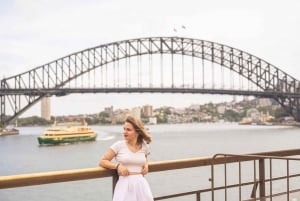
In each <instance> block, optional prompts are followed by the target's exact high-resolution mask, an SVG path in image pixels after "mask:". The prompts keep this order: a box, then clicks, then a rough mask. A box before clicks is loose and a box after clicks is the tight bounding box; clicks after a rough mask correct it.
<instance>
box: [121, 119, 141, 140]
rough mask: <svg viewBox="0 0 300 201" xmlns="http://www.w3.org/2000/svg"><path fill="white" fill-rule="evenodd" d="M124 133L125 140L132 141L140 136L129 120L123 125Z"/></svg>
mask: <svg viewBox="0 0 300 201" xmlns="http://www.w3.org/2000/svg"><path fill="white" fill-rule="evenodd" d="M123 129H124V131H123V135H124V138H125V140H127V141H132V140H136V139H137V137H138V134H137V132H136V131H135V130H134V128H133V126H132V124H131V123H129V122H125V123H124V126H123Z"/></svg>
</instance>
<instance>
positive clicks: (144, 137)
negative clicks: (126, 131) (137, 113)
mask: <svg viewBox="0 0 300 201" xmlns="http://www.w3.org/2000/svg"><path fill="white" fill-rule="evenodd" d="M125 122H128V123H130V124H131V125H132V126H133V128H134V130H135V131H136V132H137V133H138V134H139V135H138V143H139V144H142V143H143V141H146V142H147V144H149V143H150V142H151V141H152V137H151V135H150V134H149V133H148V131H147V129H146V128H145V127H144V125H143V123H142V121H141V120H140V119H137V118H134V117H132V116H128V117H127V118H126V120H125Z"/></svg>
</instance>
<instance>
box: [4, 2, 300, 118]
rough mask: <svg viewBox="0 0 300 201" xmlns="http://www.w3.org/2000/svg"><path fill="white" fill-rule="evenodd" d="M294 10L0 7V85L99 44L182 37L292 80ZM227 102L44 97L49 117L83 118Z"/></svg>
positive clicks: (254, 6)
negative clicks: (240, 55) (217, 46)
mask: <svg viewBox="0 0 300 201" xmlns="http://www.w3.org/2000/svg"><path fill="white" fill-rule="evenodd" d="M299 10H300V1H299V0H286V1H284V0H243V1H241V0H226V1H224V0H210V1H204V0H186V1H179V0H151V1H145V0H126V1H124V0H123V1H122V0H81V1H80V0H39V1H36V0H0V27H1V29H0V44H1V48H0V69H1V71H0V78H1V79H2V78H3V77H9V76H13V75H16V74H19V73H21V72H25V71H28V70H30V69H32V68H35V67H37V66H41V65H43V64H46V63H48V62H50V61H53V60H56V59H58V58H61V57H64V56H66V55H69V54H71V53H73V52H77V51H81V50H84V49H87V48H89V47H95V46H98V45H101V44H105V43H110V42H115V41H120V40H126V39H132V38H140V37H152V36H182V37H189V38H195V39H200V40H209V41H213V42H217V43H221V44H225V45H228V46H232V47H234V48H237V49H241V50H243V51H246V52H248V53H250V54H253V55H255V56H257V57H259V58H262V59H264V60H265V61H267V62H269V63H271V64H273V65H274V66H276V67H278V68H280V69H281V70H283V71H285V72H287V73H288V74H289V75H291V76H293V77H295V78H296V79H298V80H299V79H300V70H299V64H300V48H299V47H300V37H299V36H300V26H299V24H300V12H299ZM182 25H184V26H185V27H186V29H181V27H182ZM174 29H177V32H174ZM232 99H233V98H232V97H231V96H218V95H195V94H190V95H189V94H77V95H69V96H64V97H59V98H58V97H52V98H51V112H52V115H71V114H90V113H97V112H100V111H102V110H103V109H104V107H109V106H111V105H112V106H114V108H115V109H117V108H121V109H124V108H129V109H130V108H132V107H136V106H142V105H145V104H151V105H153V106H154V107H160V106H165V105H168V106H174V107H187V106H189V105H191V104H203V103H206V102H222V101H224V100H228V101H230V100H232ZM31 115H40V104H36V105H35V106H34V107H32V108H30V109H29V110H28V111H26V112H25V113H24V114H23V115H22V116H31Z"/></svg>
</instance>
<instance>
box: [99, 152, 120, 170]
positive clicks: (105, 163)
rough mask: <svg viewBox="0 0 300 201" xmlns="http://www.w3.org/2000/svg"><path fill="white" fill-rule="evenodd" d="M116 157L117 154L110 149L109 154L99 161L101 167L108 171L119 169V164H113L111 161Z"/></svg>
mask: <svg viewBox="0 0 300 201" xmlns="http://www.w3.org/2000/svg"><path fill="white" fill-rule="evenodd" d="M115 156H116V153H115V152H114V151H113V150H112V149H108V150H107V152H106V153H105V154H104V155H103V156H102V158H101V159H100V161H99V166H101V167H104V168H108V169H117V168H118V163H114V162H111V160H112V159H113V158H114V157H115Z"/></svg>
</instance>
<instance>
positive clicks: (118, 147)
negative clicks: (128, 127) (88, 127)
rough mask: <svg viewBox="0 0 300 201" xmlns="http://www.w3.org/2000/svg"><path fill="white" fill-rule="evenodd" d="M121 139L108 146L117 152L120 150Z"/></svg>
mask: <svg viewBox="0 0 300 201" xmlns="http://www.w3.org/2000/svg"><path fill="white" fill-rule="evenodd" d="M120 145H121V141H117V142H115V143H114V144H112V145H111V146H110V148H111V149H112V150H113V151H114V152H115V153H116V154H117V153H118V152H119V150H120V147H121V146H120Z"/></svg>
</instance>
